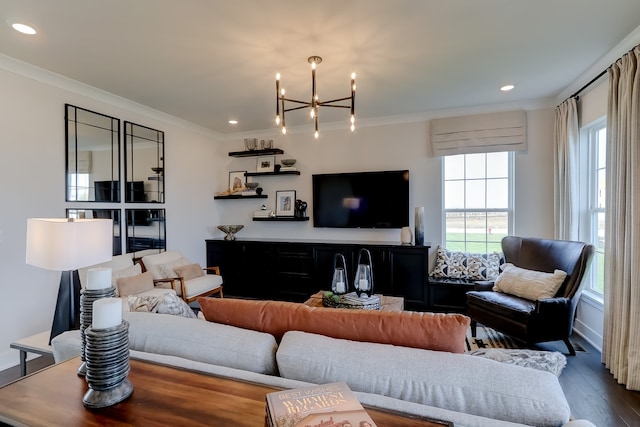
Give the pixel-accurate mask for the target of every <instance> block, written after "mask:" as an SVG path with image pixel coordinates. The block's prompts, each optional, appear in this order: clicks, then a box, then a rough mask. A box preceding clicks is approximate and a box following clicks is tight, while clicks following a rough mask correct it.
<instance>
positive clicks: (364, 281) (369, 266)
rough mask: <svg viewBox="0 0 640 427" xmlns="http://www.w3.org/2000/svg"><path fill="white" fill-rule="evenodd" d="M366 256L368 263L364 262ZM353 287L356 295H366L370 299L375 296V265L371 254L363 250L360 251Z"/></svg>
mask: <svg viewBox="0 0 640 427" xmlns="http://www.w3.org/2000/svg"><path fill="white" fill-rule="evenodd" d="M363 254H364V255H366V256H367V258H368V261H362V255H363ZM353 286H354V288H355V289H356V294H358V296H361V295H362V294H366V295H367V296H368V297H370V296H371V295H372V294H373V263H372V261H371V252H369V250H368V249H365V248H362V249H360V250H359V251H358V265H357V267H356V277H355V279H353Z"/></svg>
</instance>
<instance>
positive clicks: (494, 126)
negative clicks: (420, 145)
mask: <svg viewBox="0 0 640 427" xmlns="http://www.w3.org/2000/svg"><path fill="white" fill-rule="evenodd" d="M431 147H432V149H433V155H434V156H450V155H454V154H471V153H494V152H499V151H521V150H526V149H527V116H526V113H525V112H524V111H523V110H518V111H507V112H501V113H490V114H476V115H472V116H459V117H448V118H444V119H434V120H432V121H431Z"/></svg>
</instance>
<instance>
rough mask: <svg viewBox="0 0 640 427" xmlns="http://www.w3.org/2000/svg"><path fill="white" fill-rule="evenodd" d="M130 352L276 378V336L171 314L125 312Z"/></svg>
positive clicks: (124, 317)
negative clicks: (155, 354)
mask: <svg viewBox="0 0 640 427" xmlns="http://www.w3.org/2000/svg"><path fill="white" fill-rule="evenodd" d="M122 317H123V319H124V320H127V321H128V322H129V348H130V349H131V350H137V351H144V352H148V353H157V354H164V355H168V356H177V357H182V358H185V359H189V360H194V361H196V362H203V363H209V364H213V365H219V366H226V367H229V368H236V369H244V370H247V371H251V372H258V373H263V374H269V375H274V374H276V373H277V367H276V361H275V353H276V347H277V344H276V340H275V339H274V338H273V336H271V335H269V334H265V333H261V332H257V331H249V330H246V329H240V328H236V327H233V326H228V325H220V324H217V323H212V322H203V321H202V320H199V319H188V318H186V317H179V316H172V315H169V314H156V313H141V312H125V313H123V314H122Z"/></svg>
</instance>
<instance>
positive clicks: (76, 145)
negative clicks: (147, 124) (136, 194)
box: [65, 104, 120, 202]
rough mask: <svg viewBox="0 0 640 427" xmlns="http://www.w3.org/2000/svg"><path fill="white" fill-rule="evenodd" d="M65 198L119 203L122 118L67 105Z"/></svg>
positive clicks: (68, 199)
mask: <svg viewBox="0 0 640 427" xmlns="http://www.w3.org/2000/svg"><path fill="white" fill-rule="evenodd" d="M65 122H66V130H65V134H66V145H65V153H66V157H65V161H66V163H65V165H66V174H65V175H66V200H67V201H68V202H120V143H119V142H120V120H119V119H116V118H114V117H110V116H106V115H104V114H100V113H96V112H94V111H90V110H86V109H84V108H80V107H75V106H73V105H69V104H65Z"/></svg>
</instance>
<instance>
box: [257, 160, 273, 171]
mask: <svg viewBox="0 0 640 427" xmlns="http://www.w3.org/2000/svg"><path fill="white" fill-rule="evenodd" d="M275 161H276V157H275V156H260V157H258V159H257V161H256V172H273V171H274V170H275Z"/></svg>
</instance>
